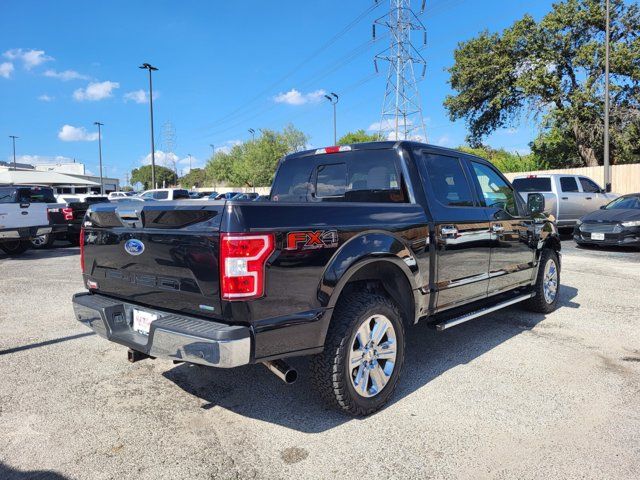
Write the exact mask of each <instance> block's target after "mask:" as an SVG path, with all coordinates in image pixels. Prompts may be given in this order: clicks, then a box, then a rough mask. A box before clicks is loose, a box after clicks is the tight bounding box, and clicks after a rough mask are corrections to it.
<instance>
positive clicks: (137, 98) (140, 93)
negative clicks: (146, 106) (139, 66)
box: [124, 89, 160, 103]
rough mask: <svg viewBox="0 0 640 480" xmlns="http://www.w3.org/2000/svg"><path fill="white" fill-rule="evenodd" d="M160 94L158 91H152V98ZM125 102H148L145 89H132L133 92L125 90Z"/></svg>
mask: <svg viewBox="0 0 640 480" xmlns="http://www.w3.org/2000/svg"><path fill="white" fill-rule="evenodd" d="M159 96H160V92H153V99H154V100H155V99H157V98H158V97H159ZM124 101H125V102H129V101H131V102H135V103H149V94H148V93H147V91H146V90H142V89H140V90H134V91H133V92H127V93H125V94H124Z"/></svg>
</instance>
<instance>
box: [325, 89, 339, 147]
mask: <svg viewBox="0 0 640 480" xmlns="http://www.w3.org/2000/svg"><path fill="white" fill-rule="evenodd" d="M324 98H326V99H327V100H329V103H331V105H333V144H334V145H337V144H338V133H337V132H338V130H337V127H336V123H337V115H336V105H337V104H338V100H339V97H338V95H337V94H335V93H333V92H331V96H329V95H325V96H324Z"/></svg>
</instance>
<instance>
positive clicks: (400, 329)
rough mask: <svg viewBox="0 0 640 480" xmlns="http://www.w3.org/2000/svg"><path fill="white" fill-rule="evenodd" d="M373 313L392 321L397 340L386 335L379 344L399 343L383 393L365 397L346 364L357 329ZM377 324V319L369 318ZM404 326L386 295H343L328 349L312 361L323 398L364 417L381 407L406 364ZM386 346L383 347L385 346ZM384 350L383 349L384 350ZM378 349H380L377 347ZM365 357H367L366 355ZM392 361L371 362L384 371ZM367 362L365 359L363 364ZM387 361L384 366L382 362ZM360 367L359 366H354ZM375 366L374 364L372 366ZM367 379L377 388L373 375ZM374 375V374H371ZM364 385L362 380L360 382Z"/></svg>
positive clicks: (369, 383) (332, 327)
mask: <svg viewBox="0 0 640 480" xmlns="http://www.w3.org/2000/svg"><path fill="white" fill-rule="evenodd" d="M372 316H383V317H386V320H389V322H390V324H391V326H393V331H392V332H391V333H393V334H394V335H395V342H389V338H391V337H388V336H387V335H388V334H386V333H385V334H384V335H383V336H382V337H381V339H380V343H379V345H382V344H383V342H382V340H383V339H385V338H386V339H387V340H386V342H384V343H387V344H393V343H395V345H396V356H395V361H394V362H392V364H391V365H392V372H391V374H390V375H389V376H388V380H387V381H386V384H384V386H383V388H382V389H381V391H380V392H377V393H375V394H374V395H373V396H369V397H367V396H362V395H361V394H359V393H358V392H357V391H356V389H355V387H354V381H355V380H352V378H353V373H352V372H355V370H353V371H350V370H351V369H350V368H349V366H348V365H347V363H348V358H349V355H350V353H351V349H352V348H353V346H354V342H356V340H355V338H356V335H357V334H358V329H359V328H360V327H362V326H364V325H365V322H366V320H367V319H369V318H370V317H372ZM371 322H373V323H374V324H375V322H376V321H375V320H370V325H371ZM404 347H405V339H404V325H403V322H402V316H401V315H400V312H399V310H398V307H397V306H396V305H395V304H394V303H393V302H392V301H391V300H390V299H389V298H387V297H385V296H383V295H378V294H373V293H366V292H356V293H353V294H349V295H347V296H345V297H344V298H341V299H340V301H339V302H338V304H337V305H336V307H335V310H334V312H333V318H332V320H331V325H330V327H329V331H328V332H327V338H326V341H325V349H324V351H323V352H322V353H321V354H318V355H316V356H314V357H313V358H312V359H311V362H310V370H311V379H312V383H313V384H314V387H315V388H316V389H317V390H318V392H319V394H320V395H321V396H322V397H323V399H324V400H325V401H326V402H327V403H328V404H330V405H331V406H333V407H337V408H339V409H342V410H344V411H346V412H348V413H350V414H351V415H356V416H364V415H370V414H372V413H374V412H376V411H377V410H380V409H381V408H382V407H383V406H384V405H385V404H386V403H387V402H388V401H389V399H390V398H391V396H392V395H393V393H394V391H395V389H396V386H397V383H398V378H399V377H400V374H401V372H402V366H403V364H404ZM383 349H384V347H383ZM383 349H381V350H380V351H383ZM376 351H377V350H376ZM363 358H364V356H363ZM388 361H390V360H380V361H378V360H374V361H373V362H370V363H369V365H371V364H374V365H378V366H379V367H380V368H381V369H382V370H386V369H387V362H388ZM366 363H367V362H363V365H364V364H366ZM383 364H384V365H383ZM354 368H355V369H359V368H360V367H354ZM371 368H375V367H371ZM366 375H367V377H366V378H367V380H366V382H367V383H365V384H364V385H365V389H367V388H366V385H371V389H373V388H374V383H373V382H374V380H373V378H371V379H369V374H368V373H367V374H366ZM371 375H373V373H372V374H371ZM361 385H362V383H361Z"/></svg>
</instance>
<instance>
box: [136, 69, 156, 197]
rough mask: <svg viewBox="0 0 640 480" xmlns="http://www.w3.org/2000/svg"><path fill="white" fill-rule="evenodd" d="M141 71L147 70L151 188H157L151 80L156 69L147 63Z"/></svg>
mask: <svg viewBox="0 0 640 480" xmlns="http://www.w3.org/2000/svg"><path fill="white" fill-rule="evenodd" d="M138 68H141V69H143V70H149V112H150V115H151V185H153V186H152V187H151V188H157V186H156V147H155V140H154V137H153V82H152V80H151V72H155V71H157V70H158V69H157V68H156V67H154V66H152V65H151V64H149V63H143V64H142V65H140V67H138Z"/></svg>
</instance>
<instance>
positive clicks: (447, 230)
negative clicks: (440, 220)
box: [440, 225, 458, 235]
mask: <svg viewBox="0 0 640 480" xmlns="http://www.w3.org/2000/svg"><path fill="white" fill-rule="evenodd" d="M440 233H442V235H457V234H458V229H457V228H456V227H454V226H453V225H447V226H446V227H442V228H440Z"/></svg>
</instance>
